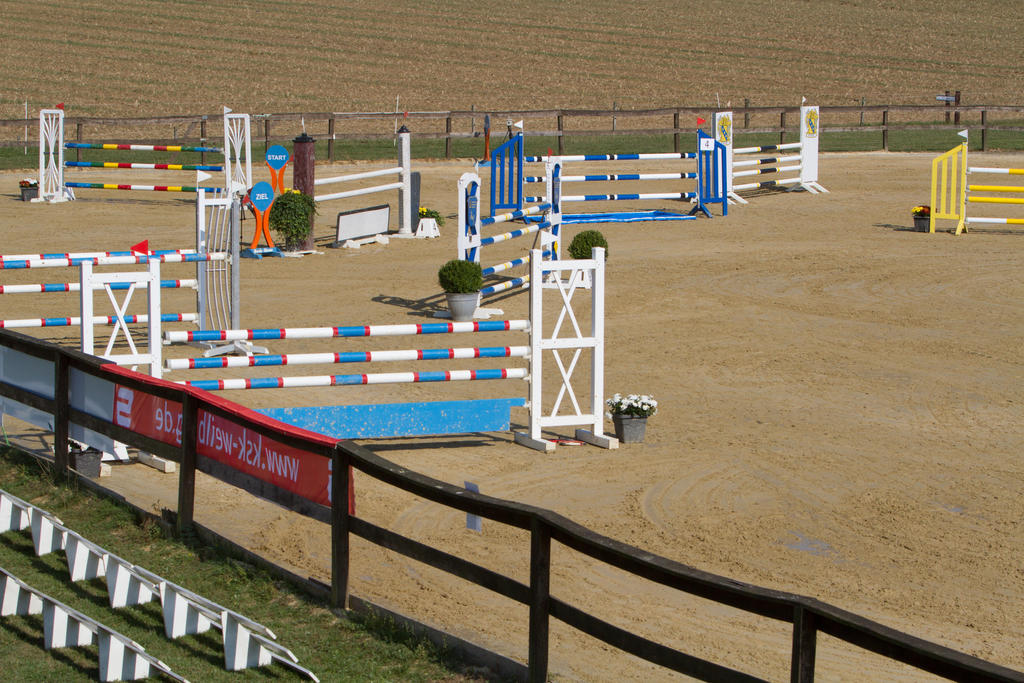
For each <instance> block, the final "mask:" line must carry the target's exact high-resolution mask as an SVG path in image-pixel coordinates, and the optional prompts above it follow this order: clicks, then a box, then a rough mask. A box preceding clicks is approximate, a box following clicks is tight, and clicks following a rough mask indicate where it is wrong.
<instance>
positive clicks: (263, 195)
mask: <svg viewBox="0 0 1024 683" xmlns="http://www.w3.org/2000/svg"><path fill="white" fill-rule="evenodd" d="M249 201H251V202H252V205H253V206H255V207H256V210H257V211H259V212H260V213H262V212H264V211H266V210H267V209H269V208H270V205H271V204H273V203H274V188H273V187H271V186H270V183H268V182H267V181H265V180H264V181H262V182H258V183H256V184H255V185H253V186H252V189H251V190H249Z"/></svg>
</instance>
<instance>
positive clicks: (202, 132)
mask: <svg viewBox="0 0 1024 683" xmlns="http://www.w3.org/2000/svg"><path fill="white" fill-rule="evenodd" d="M199 146H200V147H206V115H205V114H203V118H201V119H199ZM225 151H227V150H225ZM199 163H200V164H205V163H206V152H200V153H199Z"/></svg>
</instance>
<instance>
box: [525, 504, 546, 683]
mask: <svg viewBox="0 0 1024 683" xmlns="http://www.w3.org/2000/svg"><path fill="white" fill-rule="evenodd" d="M531 526H532V528H531V529H530V635H529V645H528V653H527V657H528V663H529V667H530V673H529V677H530V678H529V679H530V681H532V682H534V683H543V682H544V681H546V680H547V679H548V639H549V626H550V625H549V613H550V611H551V532H550V531H549V530H548V528H547V527H546V526H544V524H543V523H542V522H541V521H540V519H538V518H536V517H535V518H534V520H533V524H532V525H531Z"/></svg>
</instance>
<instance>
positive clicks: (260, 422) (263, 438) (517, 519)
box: [0, 330, 1024, 683]
mask: <svg viewBox="0 0 1024 683" xmlns="http://www.w3.org/2000/svg"><path fill="white" fill-rule="evenodd" d="M4 360H6V362H7V363H13V364H16V365H17V366H18V367H28V366H31V367H33V368H34V369H35V370H36V371H37V372H35V373H34V374H33V375H32V376H33V378H34V379H32V380H31V382H29V384H28V385H22V384H21V383H19V379H21V378H23V375H24V373H21V374H18V373H12V374H11V375H10V376H3V375H0V398H4V399H6V400H8V401H13V402H16V403H17V404H19V405H21V406H22V407H23V408H22V409H27V410H34V411H37V414H43V415H52V416H53V423H52V425H53V426H52V429H53V439H54V467H55V469H56V470H57V477H58V479H61V480H65V479H68V478H71V477H72V476H73V474H72V470H73V469H74V468H75V467H76V462H75V455H74V454H73V452H72V451H70V450H69V440H70V434H71V432H72V427H73V426H74V429H75V430H80V429H81V428H85V429H87V430H92V432H93V433H95V434H101V435H104V436H105V437H109V438H111V439H116V440H118V441H120V442H122V443H125V444H127V445H129V446H131V447H134V448H138V449H140V450H145V451H146V452H149V453H153V454H154V455H157V456H159V457H162V458H166V459H168V460H172V461H174V462H176V463H178V464H179V465H180V468H181V473H180V477H179V491H178V496H177V510H176V511H175V512H173V513H171V518H172V519H173V520H174V521H175V522H176V524H177V527H178V529H179V531H182V532H195V533H199V535H200V536H201V537H203V538H207V539H210V538H213V539H214V540H216V541H217V542H224V543H225V544H226V545H229V546H230V545H232V544H231V543H230V541H227V540H226V539H223V538H221V537H218V536H217V535H216V534H215V533H214V532H212V531H210V530H209V529H206V528H204V527H202V520H197V519H196V518H195V509H194V506H195V489H194V487H195V478H196V477H195V473H196V471H197V470H199V471H203V472H205V473H207V474H209V475H210V476H214V477H217V478H219V479H221V480H223V481H225V482H227V483H229V484H231V485H234V486H236V487H239V488H241V489H244V490H246V491H249V492H250V493H253V494H255V495H258V496H261V497H263V498H266V499H269V500H272V501H274V502H277V503H279V504H281V505H284V506H285V507H288V508H290V509H291V510H293V511H294V512H296V513H297V514H302V515H305V516H309V517H311V518H313V519H317V520H319V521H321V522H324V523H326V524H329V525H330V527H331V539H332V542H331V577H330V585H329V589H328V587H326V586H324V584H322V583H318V582H315V581H313V580H309V579H300V578H299V577H296V576H295V575H289V574H288V573H287V572H286V571H285V570H283V569H280V568H275V567H273V565H270V567H271V569H273V570H276V571H277V572H278V573H280V574H282V575H284V576H286V577H287V578H288V579H290V580H292V581H295V582H297V583H300V584H303V586H304V587H305V588H307V589H308V590H310V592H311V593H313V594H317V595H320V596H322V597H324V598H325V599H327V600H328V601H329V603H330V604H331V605H332V606H333V607H336V608H345V607H347V606H350V605H351V604H353V603H354V602H359V603H362V604H364V605H365V604H367V603H365V601H361V600H359V599H358V598H357V597H356V596H351V595H350V594H349V565H350V562H351V560H352V551H351V549H350V543H349V541H350V539H351V537H352V536H357V537H359V538H362V539H364V540H366V541H369V542H370V543H373V544H375V545H377V546H380V547H382V548H386V549H388V550H391V551H392V552H395V553H398V554H401V555H404V556H405V557H408V558H411V559H413V560H415V561H417V562H422V563H424V564H427V565H429V566H431V567H434V568H436V569H439V570H441V571H443V572H446V573H447V574H450V575H452V576H454V577H458V578H461V579H463V580H464V581H466V582H468V583H469V584H475V585H477V586H481V587H484V588H487V589H488V590H490V591H492V592H494V593H497V594H499V595H501V596H504V597H506V598H509V599H511V600H513V601H515V602H518V603H521V604H523V605H526V606H527V607H528V609H529V616H528V649H527V651H528V661H527V664H526V666H525V667H522V665H518V666H519V667H521V668H520V669H519V670H518V673H517V674H516V675H515V677H517V678H523V679H528V680H531V681H544V680H546V679H547V676H548V672H549V666H548V658H549V646H550V643H549V636H550V630H549V629H550V623H551V620H552V619H557V620H558V621H561V622H563V623H564V624H567V625H569V626H571V627H573V628H574V629H576V630H578V631H581V632H583V633H585V634H588V635H590V636H591V637H593V638H596V639H597V640H600V641H602V642H603V643H606V644H607V645H609V646H611V647H613V648H616V649H618V650H620V651H622V652H625V653H628V654H631V655H634V656H636V657H640V658H642V659H644V660H646V661H648V662H652V663H654V664H657V665H659V666H662V667H665V668H667V669H670V670H672V671H676V672H679V673H683V674H686V675H689V676H692V677H695V678H697V679H700V680H709V681H759V680H762V679H761V678H759V677H758V676H756V675H753V674H749V673H746V672H743V671H739V670H737V669H734V668H731V667H729V666H727V665H724V664H720V663H716V662H713V661H709V660H707V659H702V658H700V657H697V656H695V655H691V654H688V653H686V652H682V651H680V650H677V649H675V648H673V647H670V646H668V645H665V644H662V643H659V642H656V641H653V640H650V639H649V638H647V637H644V636H642V635H639V634H636V633H633V632H630V631H628V630H626V629H623V628H621V627H619V626H615V625H614V624H612V623H609V622H607V621H604V620H603V619H601V618H599V617H597V616H595V615H593V614H591V613H588V612H587V611H585V610H584V609H583V608H581V607H577V606H575V605H573V604H572V603H571V599H572V597H573V596H572V590H571V589H568V590H566V592H565V594H563V595H554V594H553V593H552V591H551V582H550V577H551V575H552V572H553V570H554V569H556V568H557V560H556V556H555V555H553V554H552V552H551V547H552V543H553V542H556V543H559V544H561V545H563V546H565V547H566V548H569V549H571V550H574V551H576V552H578V553H580V554H582V555H585V556H586V557H588V558H590V560H591V561H592V562H593V563H594V564H595V565H598V566H600V565H606V566H608V567H614V568H616V569H618V570H621V571H624V572H627V573H629V574H631V575H632V576H634V577H635V578H636V579H644V580H646V581H649V582H653V583H655V584H658V585H661V586H664V587H666V588H668V589H672V590H675V591H679V592H681V593H686V594H689V595H693V596H697V597H700V598H704V599H705V600H710V601H713V602H715V603H718V604H720V605H728V606H730V607H732V608H735V609H738V610H742V611H744V612H747V613H749V614H753V615H758V616H760V617H765V618H767V619H770V620H773V621H775V622H779V623H781V624H789V625H790V627H789V628H790V630H791V635H792V638H791V647H790V680H792V681H800V682H806V681H813V680H814V675H815V668H816V667H815V664H816V659H817V644H818V640H819V638H818V636H819V634H826V635H828V636H830V637H832V638H836V639H839V640H841V641H844V642H845V643H848V644H850V645H853V646H855V647H858V648H862V649H864V650H867V651H869V652H872V653H875V654H877V655H881V656H882V657H885V658H888V659H891V660H894V661H898V662H902V663H904V664H908V665H910V666H913V667H916V668H918V669H921V670H923V671H927V672H930V673H932V674H935V675H938V676H942V677H946V678H949V679H953V680H970V681H1003V682H1009V681H1015V682H1017V683H1021V682H1022V681H1024V673H1022V672H1018V671H1014V670H1011V669H1008V668H1006V667H1002V666H999V665H997V664H993V663H991V662H987V661H984V660H982V659H979V658H976V657H973V656H970V655H966V654H963V653H961V652H957V651H955V650H952V649H950V648H947V647H944V646H941V645H938V644H935V643H931V642H928V641H925V640H922V639H920V638H917V637H914V636H911V635H909V634H907V633H903V632H900V631H897V630H895V629H892V628H889V627H886V626H883V625H882V624H879V623H878V622H875V621H872V620H870V619H867V618H864V617H861V616H859V615H856V614H853V613H851V612H847V611H845V610H842V609H839V608H837V607H834V606H832V605H829V604H826V603H824V602H821V601H819V600H816V599H814V598H809V597H805V596H801V595H796V594H792V593H786V592H783V591H777V590H770V589H766V588H761V587H759V586H754V585H752V584H747V583H743V582H740V581H736V580H732V579H729V578H727V577H724V576H717V575H715V574H711V573H708V572H704V571H701V570H699V569H695V568H693V567H690V566H687V565H684V564H681V563H679V562H675V561H673V560H670V559H667V558H664V557H659V556H657V555H654V554H653V553H650V552H647V551H644V550H642V549H640V548H636V547H634V546H630V545H628V544H626V543H622V542H620V541H616V540H613V539H611V538H608V537H606V536H603V535H601V534H598V533H596V532H594V531H591V530H590V529H587V528H586V527H583V526H581V525H579V524H577V523H575V522H573V521H572V520H570V519H567V518H565V517H563V516H561V515H559V514H557V513H554V512H551V511H549V510H545V509H543V508H539V507H535V506H531V505H526V504H522V503H516V502H512V501H508V500H502V499H499V498H494V497H491V496H487V495H482V494H479V493H474V492H471V491H467V490H465V489H463V488H460V487H458V486H455V485H452V484H448V483H445V482H442V481H439V480H436V479H432V478H430V477H427V476H425V475H422V474H418V473H416V472H413V471H410V470H409V469H408V468H406V467H404V466H399V465H397V464H395V463H393V462H390V461H388V460H385V459H384V458H381V457H380V456H378V455H376V454H374V453H373V452H371V451H369V450H367V449H366V448H364V447H362V446H360V445H359V444H358V443H355V442H354V441H340V442H335V441H333V440H331V439H329V438H328V437H322V436H319V435H315V434H312V433H309V432H304V431H302V430H295V429H294V428H290V427H288V426H287V425H282V424H280V423H276V422H275V421H273V420H270V419H269V418H266V417H264V416H262V415H259V414H256V413H254V412H252V411H249V410H248V409H245V408H242V407H241V406H238V405H236V404H234V403H232V402H230V401H227V400H224V399H221V398H218V397H216V396H214V395H212V394H208V393H206V392H202V391H198V390H195V389H191V388H188V387H184V386H181V385H176V384H172V383H170V382H167V381H163V380H159V379H155V378H152V377H149V376H146V375H142V374H140V373H136V372H132V371H130V370H127V369H124V368H118V367H116V366H112V365H111V364H110V363H109V362H107V361H104V360H101V359H99V358H96V357H93V356H90V355H87V354H84V353H81V352H79V351H75V350H72V349H68V348H64V347H61V346H59V345H56V344H53V343H51V342H48V341H45V340H39V339H35V338H32V337H29V336H27V335H23V334H19V333H16V332H13V331H9V330H0V361H4ZM2 368H3V363H2V362H0V369H2ZM46 377H50V378H52V388H53V391H52V392H50V391H49V390H44V391H40V388H41V387H40V382H46V383H47V384H48V385H49V381H48V380H46ZM73 377H74V380H73V379H72V378H73ZM83 382H87V383H89V386H90V387H92V390H94V393H95V391H102V390H105V389H104V387H108V389H110V390H112V391H117V392H120V391H130V392H134V396H135V399H133V400H135V401H142V400H144V397H149V398H152V399H154V400H156V401H159V403H160V405H161V406H163V409H164V410H165V411H167V410H173V411H180V413H179V414H180V415H181V421H180V423H179V424H180V432H179V434H180V437H175V436H174V432H173V430H172V432H171V433H170V434H169V435H168V434H166V433H161V434H158V435H157V436H151V435H147V434H146V433H143V432H140V431H135V423H134V422H132V423H131V425H132V428H129V427H128V426H124V425H125V424H126V422H125V419H123V417H119V416H118V415H117V414H114V413H113V412H112V413H111V414H110V415H108V416H106V417H104V416H100V415H99V413H98V412H97V408H95V401H93V402H92V403H82V402H81V398H78V399H76V397H75V391H74V390H73V387H74V386H75V385H76V384H77V385H79V386H82V384H83ZM110 385H115V387H116V388H111V387H110ZM145 400H148V398H147V399H145ZM76 401H77V403H76ZM175 406H176V407H175ZM204 416H205V417H204ZM204 419H205V420H207V421H210V420H214V419H216V420H220V421H221V423H219V424H221V425H222V426H225V425H226V426H229V427H230V428H232V429H240V430H245V432H246V433H247V434H251V435H253V437H255V435H258V436H259V437H260V442H261V443H266V442H268V441H272V442H274V443H276V444H279V445H280V447H282V448H291V449H296V450H298V451H301V452H303V453H305V454H307V455H308V456H309V457H313V458H323V459H326V460H328V461H330V463H331V469H330V471H331V472H333V473H334V476H333V477H332V478H331V479H330V484H329V490H330V491H331V496H330V498H329V499H328V500H329V501H330V500H333V501H349V504H347V505H346V504H341V505H337V504H335V505H330V504H329V503H328V504H326V505H325V504H321V503H317V502H314V501H312V500H309V499H306V498H303V497H302V496H300V495H299V494H297V493H295V492H291V491H287V490H285V489H282V488H279V487H278V486H276V485H274V484H272V483H270V482H268V481H266V480H257V479H255V478H254V477H253V476H252V475H250V474H247V473H245V472H242V471H240V470H235V469H232V468H231V467H229V466H228V465H226V464H225V463H224V462H221V461H215V460H211V459H210V458H208V457H207V456H205V455H204V454H203V453H202V452H201V451H200V446H201V444H203V442H202V437H201V436H200V434H201V432H202V431H203V427H202V421H203V420H204ZM204 447H208V444H207V445H204ZM352 470H358V471H359V472H361V473H362V475H364V476H366V477H371V478H373V479H375V480H377V481H378V482H381V483H384V484H387V485H390V486H393V487H395V488H398V489H400V490H402V491H405V492H407V493H410V494H412V495H414V496H417V497H419V498H422V499H424V500H429V501H432V502H435V503H437V504H439V505H444V506H446V507H448V508H451V509H454V510H459V511H462V512H466V513H469V514H473V515H477V516H479V517H482V518H486V519H489V520H492V521H493V522H496V523H501V524H505V525H508V526H511V527H515V528H517V529H520V530H523V531H526V532H527V533H528V534H529V549H528V550H527V548H525V547H524V548H523V549H522V551H523V552H524V553H525V552H528V553H529V558H530V571H529V579H528V582H526V583H524V582H522V581H520V580H517V579H516V578H513V577H512V576H507V575H505V574H502V573H500V572H498V571H495V570H492V569H488V568H486V567H484V566H481V565H479V564H476V563H474V562H471V561H469V560H466V559H463V558H461V557H458V556H456V555H452V554H450V553H447V552H445V551H442V550H440V549H438V548H434V547H432V546H430V545H428V544H425V543H422V542H419V541H415V540H413V539H411V538H408V537H405V536H402V535H401V534H399V533H397V532H394V531H391V530H389V529H386V528H384V527H382V526H378V525H376V524H374V523H372V522H371V521H369V520H368V519H364V518H363V517H360V516H358V515H357V513H356V510H355V509H354V506H353V504H352V503H351V501H352V500H353V497H352V495H351V494H352V491H353V489H352V479H351V476H344V475H342V476H337V475H338V473H346V472H349V473H350V472H351V471H352ZM81 481H83V483H86V484H90V485H93V484H92V482H91V481H90V480H81ZM93 486H94V485H93ZM524 545H525V544H524ZM263 562H265V563H266V564H268V565H269V562H267V561H266V560H263ZM598 570H599V571H600V569H598ZM706 627H707V629H709V630H713V628H714V622H713V620H712V621H709V622H708V624H707V625H706ZM783 628H785V626H784V627H783ZM826 652H828V650H826ZM499 656H500V655H499Z"/></svg>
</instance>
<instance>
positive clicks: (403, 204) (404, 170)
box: [296, 126, 419, 237]
mask: <svg viewBox="0 0 1024 683" xmlns="http://www.w3.org/2000/svg"><path fill="white" fill-rule="evenodd" d="M298 163H299V160H296V164H298ZM411 169H412V162H411V152H410V133H409V131H408V129H406V128H405V126H402V128H401V129H400V130H399V131H398V166H393V167H391V168H381V169H376V170H373V171H364V172H361V173H349V174H347V175H339V176H333V177H330V178H315V179H314V180H313V186H314V187H325V186H327V185H337V184H341V183H352V182H356V181H361V180H369V179H370V178H380V177H383V176H394V175H397V176H398V180H397V181H395V182H392V183H385V184H383V185H372V186H369V187H359V188H356V189H352V190H341V191H339V192H329V193H326V194H318V195H314V196H313V199H315V200H316V201H317V202H320V203H322V202H329V201H334V200H338V199H348V198H350V197H360V196H362V195H367V194H375V193H378V192H390V191H393V190H398V214H399V219H398V233H397V234H396V235H392V236H397V237H412V236H413V229H412V226H413V215H414V214H416V213H417V212H418V210H419V209H418V207H414V206H413V204H415V203H416V202H414V201H413V196H412V195H413V192H412V170H411ZM296 172H297V173H299V170H298V169H296ZM308 172H309V173H311V174H312V173H315V166H314V167H312V168H311V169H310V170H309V171H308Z"/></svg>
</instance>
